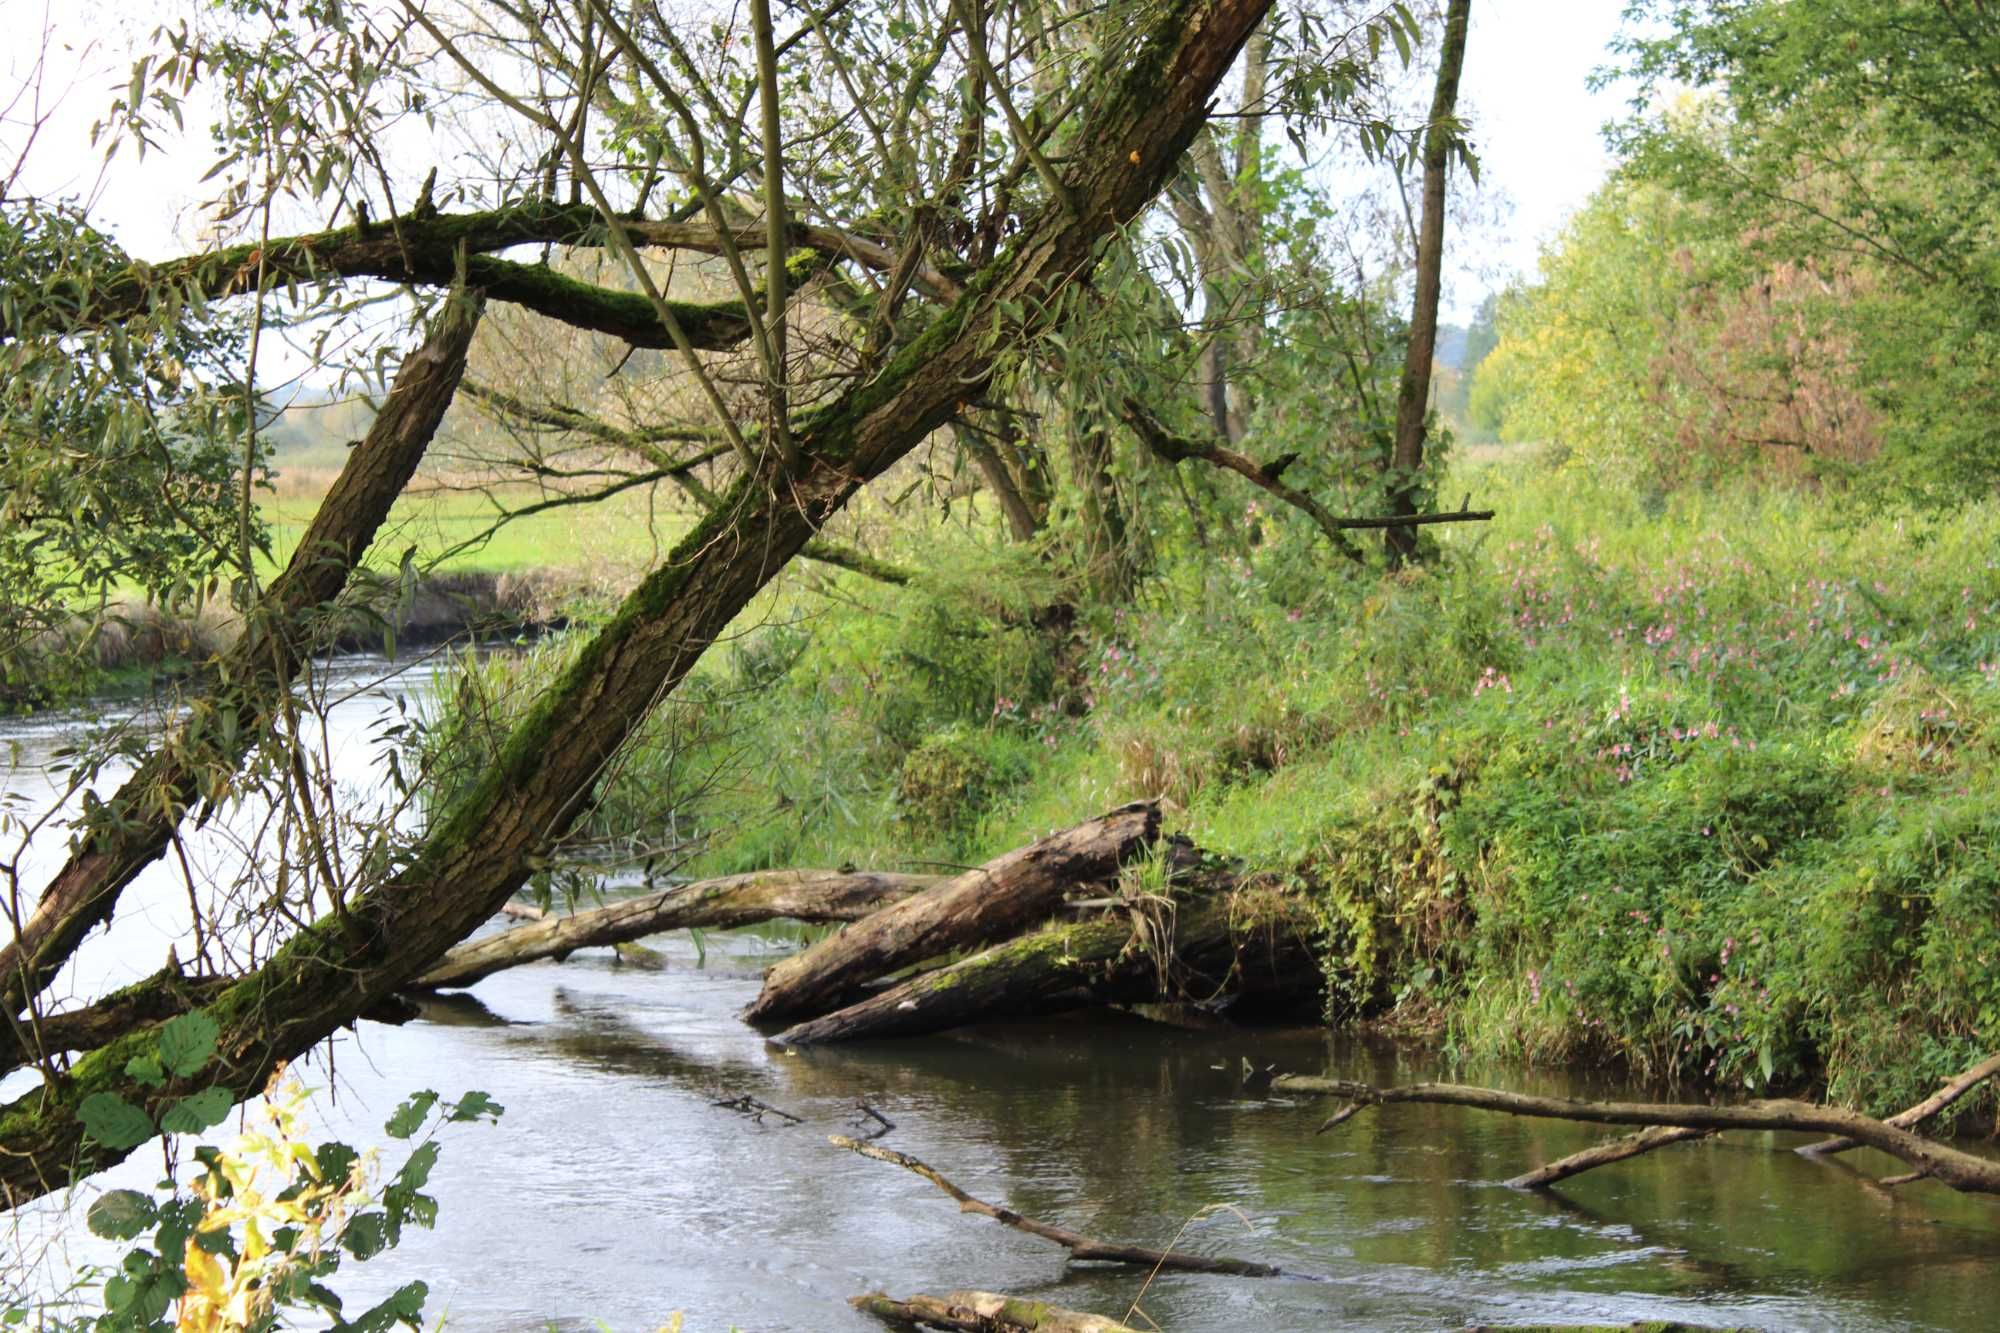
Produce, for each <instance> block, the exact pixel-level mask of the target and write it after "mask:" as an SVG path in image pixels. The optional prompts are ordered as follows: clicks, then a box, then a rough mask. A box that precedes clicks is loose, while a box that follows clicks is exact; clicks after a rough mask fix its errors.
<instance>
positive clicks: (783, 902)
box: [412, 870, 937, 990]
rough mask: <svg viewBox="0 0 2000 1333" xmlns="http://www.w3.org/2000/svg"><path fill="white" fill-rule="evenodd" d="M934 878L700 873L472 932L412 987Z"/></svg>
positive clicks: (827, 916)
mask: <svg viewBox="0 0 2000 1333" xmlns="http://www.w3.org/2000/svg"><path fill="white" fill-rule="evenodd" d="M936 882H937V879H936V877H935V876H931V875H878V874H873V873H865V872H864V873H853V874H847V873H842V872H841V871H838V870H767V871H757V872H753V873H751V874H748V875H730V876H727V877H725V878H722V879H704V880H697V881H696V882H694V883H692V884H681V885H677V886H675V887H674V888H671V889H665V890H662V891H661V892H659V893H649V894H646V895H644V896H643V897H639V898H628V899H626V900H625V901H623V902H615V903H610V904H608V905H606V906H604V907H599V908H594V909H592V910H590V911H587V912H576V913H573V914H571V915H569V916H543V917H541V918H539V919H536V920H532V921H531V922H530V924H528V925H525V926H516V927H515V928H514V929H512V930H508V931H503V932H501V933H500V934H498V935H488V936H486V937H485V938H483V939H476V940H467V941H466V942H465V943H463V944H460V945H458V946H456V947H454V948H453V949H452V950H451V951H450V952H449V953H447V954H445V956H444V957H443V958H442V959H440V960H439V962H438V964H437V965H436V966H435V967H433V968H431V970H430V971H428V972H426V973H424V974H423V976H421V977H419V978H417V980H416V981H415V982H414V983H412V989H414V990H450V989H462V988H464V987H466V986H470V985H472V984H473V983H474V982H476V981H479V980H481V979H483V978H485V977H490V976H492V975H493V974H494V973H495V972H500V971H504V970H505V969H507V968H510V967H519V966H521V965H522V964H523V963H533V962H538V961H540V960H541V959H544V958H566V957H568V956H569V955H570V954H572V953H575V952H576V951H577V950H578V949H588V948H591V947H593V946H603V945H618V944H626V943H629V942H630V941H632V940H637V939H642V938H644V937H645V936H647V935H657V934H660V933H661V932H662V931H668V930H685V929H687V928H689V927H691V926H693V927H703V928H708V927H714V928H718V929H721V928H727V927H729V926H747V925H754V924H755V923H757V922H759V921H770V920H773V919H775V918H778V917H790V918H793V919H794V920H798V921H857V920H860V919H861V918H863V917H865V916H867V915H868V914H869V913H871V912H876V911H879V910H881V909H882V908H884V907H887V906H888V905H890V904H893V903H897V902H901V901H903V900H905V899H907V898H909V897H910V896H911V895H912V894H915V893H918V892H920V891H922V890H924V889H926V888H928V887H930V886H931V885H933V884H935V883H936Z"/></svg>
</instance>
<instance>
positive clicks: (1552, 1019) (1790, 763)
mask: <svg viewBox="0 0 2000 1333" xmlns="http://www.w3.org/2000/svg"><path fill="white" fill-rule="evenodd" d="M1461 484H1462V485H1464V486H1466V487H1468V488H1470V489H1473V490H1474V491H1475V493H1476V494H1477V495H1479V496H1480V497H1482V499H1484V500H1488V501H1490V502H1491V503H1492V505H1493V506H1494V507H1496V508H1497V509H1499V510H1500V513H1501V518H1500V520H1499V521H1498V522H1496V523H1494V524H1493V525H1491V526H1490V527H1489V528H1485V529H1472V528H1461V529H1455V530H1452V531H1451V532H1450V533H1449V534H1448V535H1447V536H1446V538H1445V547H1444V551H1443V554H1442V558H1441V559H1439V560H1438V561H1437V562H1435V563H1434V564H1433V565H1432V566H1430V567H1429V568H1426V569H1423V570H1419V571H1413V572H1410V573H1406V574H1401V575H1396V576H1392V577H1386V578H1384V577H1378V576H1371V575H1363V574H1361V573H1359V572H1358V571H1351V570H1348V569H1346V568H1343V567H1341V566H1339V565H1335V564H1332V563H1330V562H1329V561H1327V560H1326V559H1325V558H1324V557H1323V556H1322V554H1321V552H1320V550H1319V549H1318V548H1317V546H1316V545H1314V544H1313V543H1311V542H1310V541H1309V540H1308V539H1306V538H1305V537H1303V536H1300V537H1297V538H1293V537H1291V536H1289V535H1281V536H1280V537H1278V538H1277V539H1276V540H1275V541H1273V542H1271V543H1269V544H1267V545H1266V546H1264V547H1261V548H1259V549H1258V551H1257V552H1256V553H1255V554H1254V556H1252V557H1251V558H1249V559H1218V560H1213V561H1195V560H1188V561H1185V562H1183V563H1182V564H1180V565H1179V566H1178V567H1176V569H1175V570H1173V571H1172V572H1171V573H1169V574H1168V575H1167V576H1166V577H1165V578H1164V579H1163V580H1162V581H1161V582H1159V583H1158V584H1156V585H1154V586H1153V587H1152V588H1151V589H1150V590H1149V592H1148V593H1146V594H1144V595H1143V596H1142V598H1141V601H1140V604H1139V605H1138V606H1137V607H1135V608H1133V609H1130V610H1127V611H1122V612H1112V613H1105V614H1103V615H1101V616H1092V615H1090V614H1088V613H1087V614H1086V615H1085V616H1084V617H1083V618H1082V620H1081V621H1080V622H1079V623H1078V624H1077V626H1076V628H1075V629H1074V631H1073V632H1072V633H1071V634H1069V635H1068V636H1067V637H1066V638H1064V637H1062V636H1051V635H1050V634H1048V633H1046V632H1044V631H1043V630H1038V629H1037V628H1035V626H1034V625H1033V624H1032V623H1031V616H1032V615H1033V613H1034V611H1035V609H1036V608H1037V607H1041V606H1045V605H1047V604H1048V603H1049V602H1050V601H1052V600H1054V599H1055V598H1056V596H1057V594H1058V593H1059V592H1060V590H1059V589H1057V588H1055V587H1053V586H1052V585H1051V583H1050V582H1049V579H1050V576H1049V575H1048V574H1047V573H1046V572H1045V571H1044V570H1043V569H1042V567H1041V566H1039V565H1038V564H1037V562H1035V561H1034V560H1032V559H1030V558H1028V557H1025V556H1019V555H1015V554H1010V553H1009V552H1007V551H1006V550H1004V549H984V550H982V549H978V548H977V546H976V544H975V543H973V542H971V541H969V540H968V541H966V542H965V543H964V544H963V545H962V546H961V547H960V548H958V549H957V550H955V551H953V552H950V553H947V554H946V555H945V556H943V557H942V558H941V560H940V561H939V572H938V573H937V574H936V575H935V576H933V577H932V578H931V579H929V580H928V581H926V583H925V584H924V585H923V586H922V587H919V588H914V589H910V590H902V591H898V590H893V589H888V588H883V587H880V586H877V585H862V584H859V583H858V582H857V583H855V584H850V585H848V592H849V594H850V595H849V596H847V597H845V598H843V599H842V600H841V601H840V602H838V603H837V604H835V606H834V607H833V609H830V610H822V611H821V612H819V613H818V614H817V615H815V616H813V617H811V618H806V619H801V618H799V617H798V615H797V613H796V611H794V612H791V613H781V612H779V611H777V610H775V609H774V608H773V606H770V605H767V606H766V607H765V608H764V610H763V611H762V612H761V613H760V617H759V619H758V620H757V622H756V623H752V624H746V625H745V626H744V627H743V633H742V634H741V636H740V637H738V638H736V639H735V640H734V641H733V642H732V643H730V644H729V645H727V646H726V647H724V648H723V649H722V650H720V651H718V652H717V653H714V654H711V658H710V661H709V663H708V664H707V665H706V666H705V668H704V672H703V674H702V675H701V676H700V677H698V678H697V679H696V680H695V681H694V682H691V684H690V686H689V688H687V689H686V690H684V691H683V692H682V693H681V695H680V696H679V697H678V698H677V700H676V702H675V703H674V704H673V706H672V707H671V708H670V709H668V710H667V713H666V715H665V716H664V717H663V718H662V720H661V722H660V727H659V730H658V732H657V733H656V734H655V736H654V737H653V738H652V739H651V741H650V742H649V744H648V745H647V746H646V747H643V748H642V750H641V751H640V753H638V754H637V755H635V756H634V758H633V760H632V761H631V764H630V766H629V767H628V769H627V773H626V776H624V777H623V778H622V779H621V780H620V781H619V783H617V784H616V786H615V788H614V799H613V801H612V803H611V806H610V809H609V811H608V813H607V814H606V816H605V817H604V819H603V821H602V825H603V831H606V832H615V831H616V828H615V826H616V825H617V824H618V823H619V822H620V821H624V822H625V823H626V824H627V825H628V826H633V827H637V826H650V827H653V828H655V829H658V828H661V827H665V826H666V825H667V823H669V822H671V823H672V825H673V826H674V827H676V828H700V829H702V830H705V831H706V832H707V833H708V834H709V836H710V839H711V840H710V841H709V842H708V843H707V845H706V849H705V850H704V851H703V853H702V855H701V857H700V859H699V861H698V862H697V863H696V865H695V866H694V867H693V868H697V869H703V870H715V871H723V870H737V869H746V868H753V867H758V866H766V865H781V864H838V863H841V862H844V861H854V862H857V863H863V864H874V865H883V866H887V865H920V864H925V863H932V862H941V863H946V864H959V863H964V862H969V861H974V860H977V859H979V858H981V857H983V856H985V855H988V854H991V853H993V852H996V851H998V850H1001V849H1004V848H1007V847H1011V846H1014V845H1017V844H1019V843H1020V842H1022V841H1024V840H1026V839H1027V838H1029V837H1032V836H1034V835H1036V834H1039V833H1040V832H1043V831H1045V830H1047V829H1048V828H1050V827H1052V826H1056V825H1061V824H1066V823H1069V822H1072V821H1073V820H1075V819H1076V818H1079V817H1081V816H1083V815H1085V814H1089V813H1094V812H1096V811H1098V810H1101V809H1103V808H1105V807H1107V806H1108V805H1110V804H1113V803H1115V802H1118V801H1121V800H1125V799H1129V798H1132V797H1135V796H1140V795H1149V794H1163V795H1165V796H1166V797H1167V798H1168V799H1169V800H1170V802H1171V803H1172V809H1173V810H1174V812H1175V822H1176V823H1177V824H1178V826H1179V828H1180V829H1181V830H1182V831H1184V832H1186V833H1188V834H1189V835H1191V836H1192V837H1193V838H1194V839H1195V840H1196V841H1198V842H1199V843H1200V844H1202V845H1203V846H1204V847H1207V848H1210V849H1212V850H1215V851H1218V852H1223V853H1227V854H1230V855H1234V856H1238V857H1241V858H1243V859H1244V860H1246V861H1248V862H1250V863H1251V864H1253V865H1255V866H1257V867H1259V868H1277V869H1281V870H1284V871H1286V872H1289V873H1290V874H1292V875H1294V876H1295V877H1296V880H1297V882H1298V884H1299V885H1300V886H1301V887H1302V888H1303V889H1305V890H1306V891H1307V892H1309V893H1310V894H1311V895H1312V898H1313V901H1314V902H1315V903H1316V904H1317V905H1318V910H1319V913H1320V916H1321V918H1322V921H1323V923H1324V929H1325V955H1326V961H1327V967H1328V971H1329V976H1330V978H1331V979H1332V981H1333V983H1334V986H1333V991H1334V996H1335V999H1334V1008H1335V1013H1334V1014H1333V1015H1332V1017H1334V1018H1336V1019H1343V1018H1349V1017H1353V1016H1356V1015H1362V1016H1367V1017H1369V1018H1371V1019H1373V1020H1377V1021H1385V1022H1390V1023H1399V1024H1403V1025H1405V1026H1409V1027H1413V1028H1417V1029H1420V1030H1423V1031H1425V1032H1428V1033H1431V1034H1434V1035H1437V1036H1439V1037H1441V1038H1442V1039H1443V1040H1445V1041H1446V1042H1448V1043H1451V1044H1453V1045H1455V1046H1456V1047H1457V1048H1458V1049H1460V1050H1463V1051H1465V1052H1467V1053H1476V1054H1480V1055H1511V1056H1517V1057H1524V1058H1527V1059H1530V1060H1588V1061H1609V1062H1622V1063H1627V1064H1629V1065H1631V1066H1633V1067H1635V1068H1637V1069H1639V1070H1641V1071H1644V1072H1649V1073H1654V1074H1663V1075H1673V1076H1678V1077H1685V1078H1689V1079H1694V1080H1699V1081H1712V1082H1714V1083H1716V1084H1720V1085H1724V1086H1728V1087H1735V1088H1756V1089H1762V1088H1764V1087H1767V1086H1773V1085H1776V1086H1790V1085H1797V1084H1801V1083H1807V1082H1814V1081H1822V1082H1824V1083H1825V1084H1826V1085H1827V1087H1828V1090H1829V1091H1830V1093H1831V1095H1832V1096H1834V1097H1836V1098H1839V1099H1841V1100H1846V1101H1852V1102H1857V1103H1860V1104H1863V1105H1866V1106H1869V1107H1871V1108H1874V1109H1876V1110H1881V1109H1884V1108H1887V1107H1890V1106H1892V1105H1895V1104H1899V1103H1903V1102H1907V1101H1909V1100H1913V1099H1914V1096H1915V1095H1917V1094H1919V1093H1921V1092H1922V1091H1925V1090H1927V1088H1928V1085H1929V1084H1930V1082H1931V1080H1932V1079H1933V1078H1934V1076H1936V1075H1939V1074H1941V1073H1944V1072H1947V1071H1950V1070H1955V1069H1956V1068H1958V1067H1960V1066H1962V1065H1964V1064H1965V1063H1968V1062H1969V1059H1970V1058H1971V1057H1972V1056H1973V1055H1974V1054H1975V1053H1977V1052H1980V1051H1984V1050H1989V1049H1991V1048H1992V1047H1993V1046H1994V1045H1996V1044H2000V836H1996V835H2000V804H1996V802H1995V795H1996V792H1995V786H1996V782H1995V779H1996V775H2000V762H1996V746H2000V563H1996V553H2000V511H1995V510H1994V509H1992V508H1982V509H1974V510H1970V511H1967V512H1965V513H1961V514H1959V515H1956V516H1954V517H1951V518H1946V519H1921V518H1915V517H1908V516H1893V515H1865V514H1864V515H1857V514H1856V513H1855V512H1853V510H1852V508H1851V506H1850V507H1848V508H1845V509H1842V508H1836V507H1833V506H1831V505H1828V504H1824V503H1822V502H1819V501H1816V500H1814V499H1812V498H1810V497H1805V496H1800V495H1797V494H1774V495H1765V496H1761V497H1742V496H1737V497H1732V498H1712V497H1711V498H1704V497H1701V496H1685V497H1681V498H1677V499H1674V500H1673V501H1671V502H1649V501H1647V500H1645V499H1643V498H1639V497H1634V496H1632V495H1630V494H1627V493H1624V492H1614V491H1609V490H1606V489H1603V488H1600V487H1597V486H1594V485H1593V484H1592V483H1591V481H1590V480H1589V479H1588V478H1587V477H1584V476H1581V475H1578V474H1574V473H1561V472H1555V471H1550V470H1548V469H1545V468H1543V467H1541V466H1540V465H1539V464H1537V463H1535V462H1533V461H1523V460H1521V459H1520V458H1519V457H1518V456H1516V457H1511V458H1509V459H1507V460H1505V461H1503V462H1500V463H1497V464H1492V465H1488V466H1484V467H1479V468H1474V469H1472V470H1470V471H1468V472H1467V473H1466V475H1464V476H1462V477H1461ZM561 651H562V650H561V649H560V648H552V649H551V650H549V653H548V655H547V656H548V661H547V662H546V663H545V665H550V664H552V663H553V661H554V659H555V657H557V656H558V655H559V654H560V652H561ZM529 670H530V671H531V672H532V670H533V668H532V667H530V668H529ZM487 688H489V689H498V688H499V687H498V686H497V685H496V683H495V682H494V681H492V680H489V681H488V682H487ZM486 705H487V706H488V707H489V709H490V711H491V712H493V713H496V714H498V715H501V716H504V713H505V711H506V710H505V707H504V701H503V700H500V699H499V698H498V696H497V695H495V696H493V697H489V698H487V699H486Z"/></svg>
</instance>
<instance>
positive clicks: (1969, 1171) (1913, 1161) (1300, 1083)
mask: <svg viewBox="0 0 2000 1333" xmlns="http://www.w3.org/2000/svg"><path fill="white" fill-rule="evenodd" d="M1281 1087H1282V1089H1283V1090H1287V1091H1293V1092H1323V1093H1328V1094H1330V1095H1333V1096H1337V1097H1344V1098H1346V1099H1347V1100H1348V1102H1349V1103H1350V1104H1349V1105H1347V1106H1345V1107H1342V1108H1341V1109H1340V1110H1339V1111H1337V1112H1335V1113H1334V1114H1333V1115H1331V1116H1329V1117H1327V1119H1326V1121H1325V1122H1324V1123H1323V1124H1321V1125H1320V1127H1319V1131H1318V1132H1319V1133H1322V1134H1323V1133H1325V1132H1326V1131H1327V1130H1329V1129H1332V1128H1333V1127H1334V1126H1336V1125H1338V1124H1340V1123H1342V1122H1343V1121H1345V1120H1347V1119H1349V1118H1351V1117H1352V1116H1354V1115H1356V1114H1357V1113H1359V1112H1360V1111H1362V1110H1363V1109H1365V1108H1367V1107H1370V1106H1385V1105H1388V1104H1390V1103H1394V1102H1418V1103H1423V1104H1428V1105H1434V1106H1469V1107H1472V1108H1473V1109H1475V1110H1481V1111H1499V1112H1503V1113H1505V1114H1507V1115H1525V1116H1538V1117H1544V1118H1548V1119H1554V1120H1575V1121H1581V1122H1584V1123H1588V1124H1599V1125H1640V1126H1645V1127H1648V1128H1659V1127H1673V1128H1680V1129H1692V1130H1706V1131H1711V1132H1713V1131H1717V1130H1725V1129H1758V1130H1800V1131H1804V1132H1806V1133H1816V1134H1831V1135H1838V1136H1840V1137H1843V1138H1850V1139H1853V1140H1854V1141H1855V1142H1856V1143H1857V1144H1860V1145H1863V1146H1866V1147H1870V1148H1876V1149H1879V1150H1880V1151H1882V1152H1885V1153H1888V1154H1889V1155H1890V1156H1891V1157H1894V1158H1897V1159H1898V1160H1900V1161H1902V1162H1904V1163H1906V1164H1908V1165H1909V1166H1910V1167H1911V1168H1912V1169H1913V1170H1914V1171H1916V1172H1917V1173H1918V1174H1919V1175H1925V1176H1930V1177H1932V1178H1934V1179H1936V1180H1938V1181H1939V1182H1941V1183H1943V1184H1945V1185H1949V1186H1950V1187H1951V1188H1953V1189H1955V1190H1958V1191H1959V1192H1960V1193H1964V1194H2000V1162H1993V1161H1988V1160H1987V1159H1986V1158H1983V1157H1975V1156H1973V1155H1972V1154H1971V1153H1967V1152H1960V1151H1959V1150H1958V1149H1956V1148H1950V1147H1946V1146H1945V1145H1943V1144H1941V1143H1934V1142H1932V1141H1931V1140H1929V1139H1926V1138H1923V1137H1922V1136H1920V1135H1917V1134H1913V1133H1911V1132H1910V1131H1909V1130H1908V1129H1905V1128H1902V1127H1900V1126H1898V1125H1894V1124H1890V1123H1888V1122H1886V1121H1881V1120H1876V1119H1874V1118H1873V1117H1872V1116H1865V1115H1862V1114H1860V1113H1859V1112H1855V1111H1843V1110H1840V1109H1838V1108H1836V1107H1831V1106H1815V1105H1813V1104H1812V1103H1810V1102H1800V1101H1787V1100H1773V1101H1761V1102H1751V1103H1748V1104H1746V1105H1742V1106H1700V1105H1679V1104H1674V1103H1664V1102H1584V1101H1576V1100H1574V1099H1571V1098H1567V1097H1530V1096H1528V1095H1526V1094H1524V1093H1518V1092H1501V1091H1499V1090H1497V1089H1494V1088H1473V1087H1465V1086H1463V1085H1460V1084H1455V1083H1415V1084H1411V1085H1410V1086H1408V1087H1401V1088H1377V1087H1374V1086H1371V1085H1370V1084H1367V1083H1354V1082H1349V1081H1347V1080H1345V1079H1315V1078H1287V1079H1285V1080H1283V1081H1282V1084H1281ZM1607 1160H1615V1159H1607Z"/></svg>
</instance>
